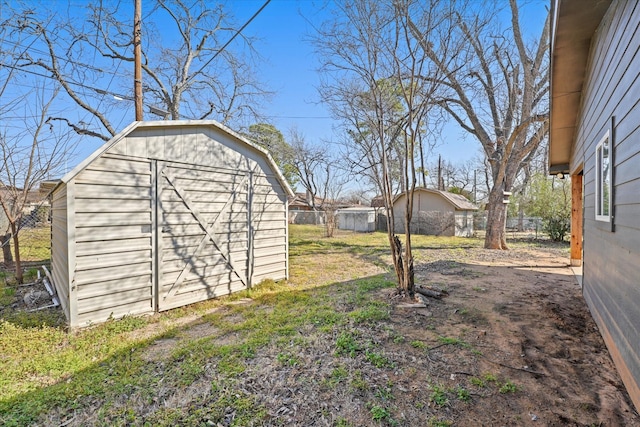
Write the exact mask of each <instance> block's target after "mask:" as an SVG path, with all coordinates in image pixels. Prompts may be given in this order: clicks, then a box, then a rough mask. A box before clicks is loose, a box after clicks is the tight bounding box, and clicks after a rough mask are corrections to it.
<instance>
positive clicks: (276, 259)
mask: <svg viewBox="0 0 640 427" xmlns="http://www.w3.org/2000/svg"><path fill="white" fill-rule="evenodd" d="M291 194H292V192H291V190H290V189H289V187H288V185H287V184H286V181H284V178H283V177H282V175H281V173H280V172H279V171H278V169H277V167H276V166H275V163H274V162H273V160H272V159H271V158H270V157H269V156H268V154H266V152H265V151H264V150H262V149H260V148H257V147H255V146H253V145H252V144H251V143H249V142H248V141H246V140H244V139H243V138H242V137H240V136H239V135H237V134H235V133H234V132H232V131H230V130H229V129H226V128H224V127H223V126H222V125H219V124H218V123H215V122H136V123H134V124H132V125H131V126H129V127H128V128H127V129H125V131H123V132H122V133H121V134H119V135H117V136H116V137H114V139H113V140H112V141H110V142H108V143H107V144H105V146H104V147H102V148H101V149H100V150H98V151H97V152H96V153H94V154H93V155H92V156H91V157H90V158H88V159H87V160H85V161H84V162H83V163H82V164H80V165H79V166H78V167H77V168H76V169H74V171H72V172H70V173H69V174H67V175H66V176H65V177H64V178H63V179H62V183H61V184H60V185H58V186H57V187H56V188H55V189H54V191H53V193H52V202H53V227H54V228H53V231H52V238H53V242H52V260H53V268H54V282H55V285H56V288H57V289H58V292H59V294H60V296H61V299H62V300H63V304H62V305H63V307H64V309H65V313H66V314H67V317H68V319H69V322H70V324H71V326H83V325H87V324H90V323H95V322H100V321H104V320H106V319H107V318H109V317H121V316H124V315H128V314H140V313H148V312H153V311H157V310H166V309H170V308H174V307H178V306H181V305H185V304H190V303H194V302H197V301H201V300H205V299H209V298H212V297H215V296H220V295H224V294H228V293H231V292H235V291H238V290H241V289H246V288H247V287H249V286H251V285H253V284H256V283H258V282H259V281H260V280H262V279H264V278H272V279H275V280H278V279H283V278H286V277H287V276H288V261H287V256H288V229H287V208H286V203H287V196H289V195H291Z"/></svg>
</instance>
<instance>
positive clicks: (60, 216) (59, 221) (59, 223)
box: [51, 185, 71, 319]
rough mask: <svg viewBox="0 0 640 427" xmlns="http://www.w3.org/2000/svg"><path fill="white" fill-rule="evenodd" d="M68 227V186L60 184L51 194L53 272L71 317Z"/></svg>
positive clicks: (57, 288)
mask: <svg viewBox="0 0 640 427" xmlns="http://www.w3.org/2000/svg"><path fill="white" fill-rule="evenodd" d="M68 242H69V240H68V228H67V186H66V185H62V186H59V187H58V188H57V189H56V190H55V191H54V192H53V194H52V196H51V246H52V248H55V250H52V251H51V267H52V271H51V274H52V276H53V282H54V286H55V288H56V292H57V293H58V297H59V299H60V305H61V306H62V310H63V311H64V313H65V316H66V317H67V319H69V317H70V314H71V313H70V295H69V246H68Z"/></svg>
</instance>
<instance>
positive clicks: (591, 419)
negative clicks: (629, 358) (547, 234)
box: [392, 249, 640, 426]
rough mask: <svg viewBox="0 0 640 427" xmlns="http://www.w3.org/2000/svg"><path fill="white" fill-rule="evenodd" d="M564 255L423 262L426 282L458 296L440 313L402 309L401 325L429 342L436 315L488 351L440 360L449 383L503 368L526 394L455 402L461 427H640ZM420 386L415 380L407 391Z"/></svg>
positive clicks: (451, 332)
mask: <svg viewBox="0 0 640 427" xmlns="http://www.w3.org/2000/svg"><path fill="white" fill-rule="evenodd" d="M558 252H559V251H555V252H554V251H553V250H548V249H547V250H544V251H540V250H525V249H519V250H511V251H508V252H496V251H484V250H475V251H470V252H469V254H468V255H469V256H468V261H467V262H455V261H454V262H447V261H444V262H443V261H436V262H433V263H427V264H423V265H420V266H419V268H418V279H417V280H418V281H419V282H422V283H425V284H431V285H434V284H435V285H436V286H439V287H443V288H445V289H447V290H448V291H449V294H450V296H449V297H448V298H447V299H445V300H443V301H442V302H434V303H432V304H431V305H430V306H429V308H428V309H427V310H428V311H429V312H430V313H418V312H416V310H410V309H396V310H395V311H394V313H393V316H392V320H393V323H394V324H397V325H398V328H399V330H403V331H405V333H406V334H407V335H411V336H418V337H419V335H420V333H419V329H418V328H415V327H412V326H414V325H420V324H424V322H425V317H424V316H423V314H426V319H430V321H431V322H434V323H436V324H438V325H439V326H438V332H439V333H440V334H444V335H447V336H464V340H465V341H466V342H467V343H469V344H470V345H471V346H472V347H473V348H476V349H478V350H480V352H481V353H482V356H481V357H479V358H476V359H475V360H468V361H467V362H468V366H466V367H465V365H467V363H460V362H462V361H461V360H460V359H461V358H464V355H461V354H460V353H458V352H456V351H453V352H452V351H451V350H452V349H451V348H447V349H445V348H442V351H441V352H440V353H439V354H438V353H437V352H436V353H435V354H431V355H430V359H432V360H434V363H435V364H436V365H437V366H438V369H436V371H437V372H438V373H439V376H440V377H441V379H442V381H443V382H444V383H445V384H448V385H449V386H453V387H454V386H455V385H456V383H458V382H459V381H460V378H461V377H467V376H470V375H477V373H478V372H494V373H495V372H497V376H498V377H499V378H508V379H509V380H511V381H512V382H513V383H514V384H516V385H517V389H518V391H516V392H515V393H500V392H498V393H497V394H496V393H491V394H492V395H491V396H489V398H487V399H473V400H472V401H471V403H470V404H464V405H454V406H453V408H452V413H451V419H452V420H453V421H454V422H455V424H456V425H486V426H499V425H546V426H573V425H577V426H583V425H584V426H592V425H594V426H635V425H640V418H639V417H638V414H637V413H636V412H635V410H634V408H633V405H632V404H631V403H630V400H629V397H628V395H627V394H626V391H625V389H624V386H623V384H622V382H621V380H620V377H619V376H618V374H617V372H616V371H615V368H614V366H613V362H612V360H611V358H610V357H609V354H608V352H607V349H606V347H605V345H604V342H603V340H602V338H601V336H600V334H599V333H598V330H597V327H596V324H595V322H594V321H593V320H592V318H591V315H590V314H589V311H588V308H587V307H586V304H585V302H584V299H583V298H582V296H581V289H580V286H579V285H578V283H577V280H576V278H575V277H574V276H573V274H572V271H571V270H570V268H569V267H568V265H567V257H566V254H565V253H562V252H561V253H558ZM429 314H431V315H432V317H429ZM400 325H402V326H400ZM456 353H457V354H456ZM434 356H435V357H434ZM447 377H448V378H447ZM416 386H417V384H415V383H412V382H411V381H409V383H408V384H407V387H406V388H407V389H413V388H414V387H416ZM483 392H484V391H483ZM484 393H486V392H484Z"/></svg>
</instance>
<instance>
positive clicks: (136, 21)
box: [133, 0, 142, 122]
mask: <svg viewBox="0 0 640 427" xmlns="http://www.w3.org/2000/svg"><path fill="white" fill-rule="evenodd" d="M141 35H142V0H135V12H134V17H133V57H134V60H133V63H134V71H133V89H134V91H133V93H134V100H135V105H136V121H138V122H139V121H142V60H141V57H142V47H141V38H142V37H141Z"/></svg>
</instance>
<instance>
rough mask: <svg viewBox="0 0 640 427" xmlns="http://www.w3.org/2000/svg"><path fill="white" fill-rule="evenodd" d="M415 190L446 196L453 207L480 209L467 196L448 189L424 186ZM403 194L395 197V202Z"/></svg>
mask: <svg viewBox="0 0 640 427" xmlns="http://www.w3.org/2000/svg"><path fill="white" fill-rule="evenodd" d="M415 191H422V192H425V193H431V194H437V195H439V196H440V197H443V198H445V199H446V200H447V201H448V202H449V203H451V204H452V205H453V207H454V208H455V209H456V210H459V211H477V210H478V207H477V206H476V205H474V204H473V203H471V202H470V201H469V200H468V199H467V198H466V197H464V196H462V195H460V194H456V193H450V192H448V191H442V190H435V189H432V188H424V187H420V188H416V189H415ZM403 195H404V193H401V194H398V195H397V196H396V197H395V198H394V199H393V203H394V204H395V203H396V202H397V201H398V199H399V198H400V197H402V196H403Z"/></svg>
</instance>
